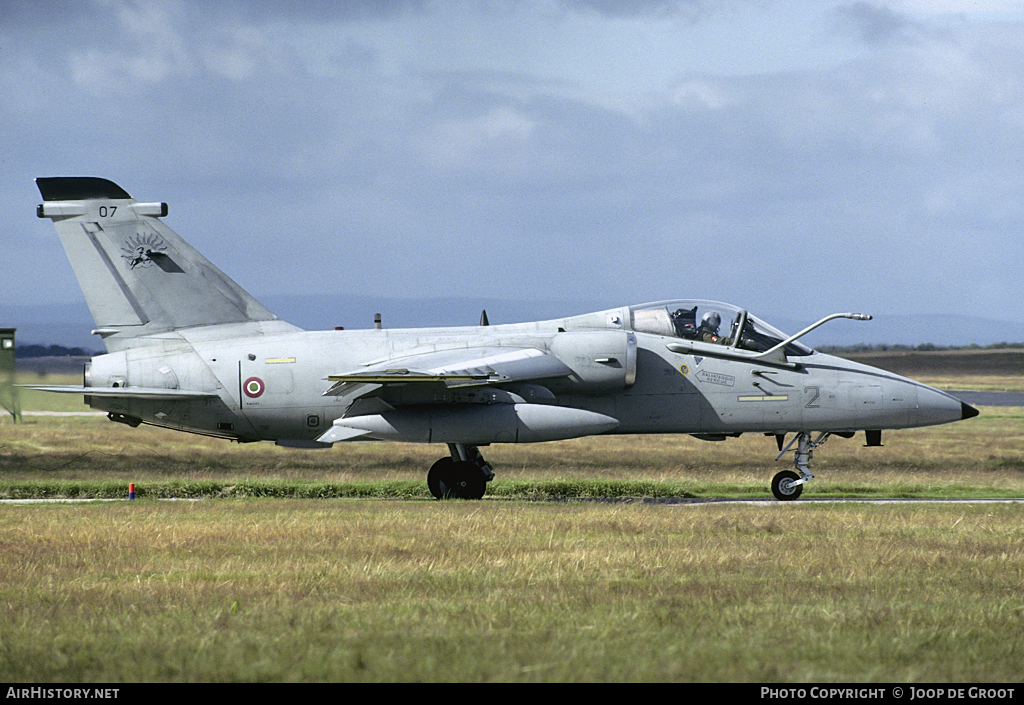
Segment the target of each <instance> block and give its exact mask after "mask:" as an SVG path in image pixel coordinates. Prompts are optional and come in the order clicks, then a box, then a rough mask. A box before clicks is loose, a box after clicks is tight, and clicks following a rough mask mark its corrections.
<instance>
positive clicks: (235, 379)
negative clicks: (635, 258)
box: [35, 177, 978, 500]
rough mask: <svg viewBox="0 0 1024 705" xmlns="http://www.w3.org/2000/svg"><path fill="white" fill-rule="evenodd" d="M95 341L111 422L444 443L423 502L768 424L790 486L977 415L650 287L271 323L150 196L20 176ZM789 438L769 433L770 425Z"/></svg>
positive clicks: (91, 183)
mask: <svg viewBox="0 0 1024 705" xmlns="http://www.w3.org/2000/svg"><path fill="white" fill-rule="evenodd" d="M36 184H37V186H38V187H39V191H40V193H41V194H42V197H43V203H42V204H41V205H40V206H39V207H38V210H37V214H38V216H39V217H40V218H49V219H50V220H52V221H53V223H54V225H55V226H56V229H57V233H58V235H59V236H60V239H61V241H62V243H63V245H64V249H65V251H66V252H67V255H68V257H69V259H70V260H71V265H72V267H73V269H74V272H75V275H76V277H77V278H78V281H79V284H80V285H81V287H82V291H83V292H84V294H85V298H86V301H87V303H88V304H89V308H90V310H91V312H92V314H93V317H94V319H95V321H96V329H95V330H94V331H93V332H94V333H95V334H97V335H99V336H101V338H102V339H103V342H104V344H105V345H106V349H107V351H108V352H107V354H105V355H99V356H97V357H94V358H92V360H91V361H90V362H89V363H87V364H86V367H85V376H84V384H82V385H73V386H49V385H44V386H36V387H35V388H36V389H44V390H48V391H53V392H64V393H74V394H82V395H84V396H85V401H86V403H87V404H88V405H89V406H91V407H92V408H94V409H101V410H103V411H106V412H107V415H108V418H109V419H110V420H112V421H116V422H119V423H124V424H127V425H129V426H133V427H134V426H138V425H139V424H142V423H146V424H153V425H156V426H163V427H166V428H171V429H177V430H180V431H187V432H190V433H197V434H204V435H209V436H218V437H221V438H226V439H230V440H234V441H238V442H241V443H247V442H251V441H273V442H275V443H277V444H278V445H282V446H292V447H298V448H327V447H330V446H332V445H334V444H335V443H344V442H351V441H401V442H412V443H443V444H447V448H448V455H446V456H444V457H442V458H441V459H440V460H438V461H437V462H436V463H434V464H433V465H432V466H431V467H430V469H429V470H428V472H427V485H428V487H429V489H430V492H431V494H432V495H433V496H434V497H436V498H437V499H449V498H459V499H479V498H480V497H482V496H483V495H484V493H485V491H486V486H487V483H488V482H489V481H490V480H492V479H493V478H494V471H493V469H492V468H491V466H490V464H489V463H487V461H486V460H484V458H483V455H482V454H481V452H480V448H481V447H485V446H488V445H491V444H493V443H539V442H542V441H554V440H561V439H567V438H578V437H582V436H591V435H599V434H636V435H639V434H652V433H686V434H691V435H693V436H696V437H697V438H700V439H704V440H709V441H718V440H724V439H726V438H729V437H735V436H739V435H740V434H743V433H761V434H764V435H766V436H774V437H775V438H776V440H777V443H778V450H779V454H778V456H777V457H776V460H779V459H781V458H782V457H783V456H784V455H785V453H787V452H789V451H792V452H793V453H794V466H795V468H794V470H783V471H782V472H779V473H778V474H776V475H775V477H774V478H773V479H772V481H771V491H772V493H773V494H774V495H775V497H777V498H778V499H780V500H793V499H796V498H797V497H799V496H800V494H801V493H802V492H803V488H804V485H805V484H806V483H807V482H808V481H810V480H811V479H812V478H813V475H812V474H811V471H810V460H811V457H812V454H813V451H814V449H816V448H817V447H819V446H820V445H821V444H822V443H824V442H825V440H827V439H828V438H829V437H830V436H832V435H837V436H842V437H851V436H853V435H854V433H855V432H858V431H865V432H866V438H867V445H869V446H878V445H881V432H882V431H883V430H885V429H903V428H913V427H918V426H929V425H933V424H943V423H948V422H952V421H959V420H961V419H968V418H971V417H973V416H976V415H977V413H978V412H977V411H976V410H975V409H974V408H973V407H971V406H968V405H966V404H963V403H961V402H960V401H959V400H957V399H955V398H953V397H951V396H950V395H948V394H945V393H944V392H941V391H939V390H937V389H933V388H931V387H928V386H926V385H924V384H920V383H918V382H915V381H913V380H910V379H906V378H904V377H900V376H897V375H895V374H891V373H889V372H884V371H882V370H879V369H876V368H873V367H869V366H867V365H862V364H857V363H854V362H850V361H847V360H843V359H840V358H838V357H833V356H831V355H826V354H822V353H820V352H816V351H814V350H812V349H810V348H808V347H806V346H804V345H803V344H801V343H800V342H799V339H800V338H801V337H802V336H804V335H806V334H807V333H808V332H810V331H811V330H814V329H815V328H817V327H818V326H820V325H822V324H824V323H826V322H828V321H830V320H832V319H836V318H846V319H853V320H869V319H870V318H871V317H870V316H867V315H863V314H858V313H840V314H833V315H831V316H826V317H825V318H822V319H821V320H819V321H817V322H816V323H814V324H813V325H810V326H808V327H807V328H805V329H804V330H802V331H800V332H799V333H797V334H795V335H785V334H783V333H781V332H780V331H778V330H776V329H775V328H773V327H772V326H770V325H768V324H767V323H765V322H764V321H762V320H761V319H760V318H758V317H756V316H755V315H754V314H752V313H749V312H748V311H747V310H745V309H743V308H740V307H738V306H733V305H730V304H725V303H719V302H714V301H704V300H673V301H659V302H656V303H646V304H640V305H633V306H622V307H620V308H613V309H609V310H606V311H598V312H596V313H588V314H584V315H577V316H570V317H567V318H559V319H555V320H549V321H540V322H532V323H515V324H502V325H488V321H487V317H486V315H483V316H482V317H481V321H480V325H477V326H467V327H457V328H418V329H387V328H383V327H382V326H380V325H376V326H375V327H374V328H372V329H364V330H328V331H304V330H301V329H300V328H297V327H296V326H294V325H291V324H289V323H286V322H285V321H282V320H280V319H279V318H278V317H277V316H275V315H274V314H273V313H271V312H270V311H269V310H268V309H267V308H266V307H264V306H263V305H262V304H260V303H259V302H258V301H256V299H254V298H253V297H252V296H251V295H249V294H248V293H247V292H246V291H244V290H243V289H242V288H241V287H240V286H239V285H238V284H236V283H235V282H234V281H232V280H231V279H230V278H229V277H228V276H227V275H225V274H224V273H223V272H221V270H219V269H218V268H217V267H215V266H214V265H213V264H212V263H210V262H209V261H208V260H207V259H206V258H205V257H203V255H201V254H200V253H199V252H197V251H196V250H195V249H193V248H192V247H191V246H190V245H189V244H188V243H187V242H185V241H184V240H183V239H182V238H181V237H179V236H178V235H177V234H175V233H174V232H173V231H172V230H171V229H170V228H168V227H167V225H165V224H164V222H163V221H162V220H161V219H162V218H165V217H166V216H167V214H168V207H167V204H166V203H147V202H139V201H136V200H135V199H133V198H132V197H131V196H129V195H128V193H127V192H126V191H125V190H124V189H122V188H121V187H120V186H118V185H116V184H114V183H113V182H111V181H108V180H105V179H100V178H95V177H51V178H39V179H36ZM790 434H792V438H791V439H790V440H789V442H788V443H786V437H787V436H789V435H790Z"/></svg>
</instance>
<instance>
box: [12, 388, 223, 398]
mask: <svg viewBox="0 0 1024 705" xmlns="http://www.w3.org/2000/svg"><path fill="white" fill-rule="evenodd" d="M18 386H19V387H24V388H26V389H35V390H36V391H40V392H56V393H57V394H84V395H87V396H91V397H114V398H123V399H133V398H134V399H209V398H212V397H217V396H220V395H219V394H217V393H216V392H197V391H193V390H189V389H167V388H166V387H85V386H82V385H79V384H19V385H18Z"/></svg>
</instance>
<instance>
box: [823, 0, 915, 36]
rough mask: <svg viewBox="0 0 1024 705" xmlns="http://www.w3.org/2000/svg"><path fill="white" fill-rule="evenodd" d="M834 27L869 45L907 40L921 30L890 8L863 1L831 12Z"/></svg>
mask: <svg viewBox="0 0 1024 705" xmlns="http://www.w3.org/2000/svg"><path fill="white" fill-rule="evenodd" d="M833 15H834V16H835V28H836V31H838V32H840V33H850V34H853V35H854V36H855V37H856V38H857V39H859V40H860V41H862V42H864V43H865V44H869V45H872V46H882V45H886V44H889V43H891V42H894V41H907V40H908V39H910V38H911V37H912V36H913V34H914V33H915V32H916V31H918V30H920V26H919V25H917V24H916V23H914V22H912V21H911V20H910V19H908V18H907V17H905V16H903V15H900V14H899V13H897V12H895V11H893V10H892V9H891V8H890V7H887V6H882V5H877V4H875V3H872V2H866V0H858V1H857V2H852V3H848V4H846V5H842V6H840V7H838V8H836V9H835V10H834V11H833Z"/></svg>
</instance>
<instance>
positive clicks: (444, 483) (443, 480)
mask: <svg viewBox="0 0 1024 705" xmlns="http://www.w3.org/2000/svg"><path fill="white" fill-rule="evenodd" d="M427 487H428V488H429V489H430V494H432V495H433V496H434V499H480V498H482V497H483V496H484V492H485V491H486V490H487V480H486V479H485V478H484V474H483V473H482V472H480V468H478V467H477V466H476V463H471V462H468V461H459V462H455V461H453V460H452V459H451V458H441V459H440V460H438V461H437V462H436V463H434V464H433V465H431V466H430V470H429V471H428V472H427Z"/></svg>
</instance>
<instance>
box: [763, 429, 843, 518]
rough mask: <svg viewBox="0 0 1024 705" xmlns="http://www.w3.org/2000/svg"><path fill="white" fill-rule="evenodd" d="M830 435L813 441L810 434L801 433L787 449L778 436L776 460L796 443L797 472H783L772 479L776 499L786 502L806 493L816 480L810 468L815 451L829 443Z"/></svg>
mask: <svg viewBox="0 0 1024 705" xmlns="http://www.w3.org/2000/svg"><path fill="white" fill-rule="evenodd" d="M830 435H831V434H830V433H828V432H825V433H821V434H819V435H818V437H817V438H815V439H814V440H811V434H810V433H808V432H806V431H801V432H800V433H798V434H796V438H794V439H793V440H791V441H790V442H789V443H787V444H786V446H785V447H782V441H783V440H785V439H784V438H783V437H782V436H776V438H778V439H779V454H778V455H777V456H775V459H776V460H778V459H779V458H781V457H782V456H783V455H785V454H786V453H787V452H788V451H789V449H790V448H792V447H793V444H794V443H796V460H795V461H794V465H795V466H796V470H797V471H796V472H793V471H792V470H783V471H782V472H780V473H778V474H777V475H776V476H775V477H773V478H772V494H773V495H775V499H778V500H780V501H783V502H785V501H789V500H793V499H796V498H797V497H799V496H800V494H801V493H802V492H803V491H804V485H805V484H806V483H808V482H810V481H811V480H813V479H814V475H812V474H811V467H810V462H811V458H812V457H813V456H814V449H815V448H817V447H818V446H820V445H822V444H823V443H824V442H825V441H827V440H828V437H829V436H830Z"/></svg>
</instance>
